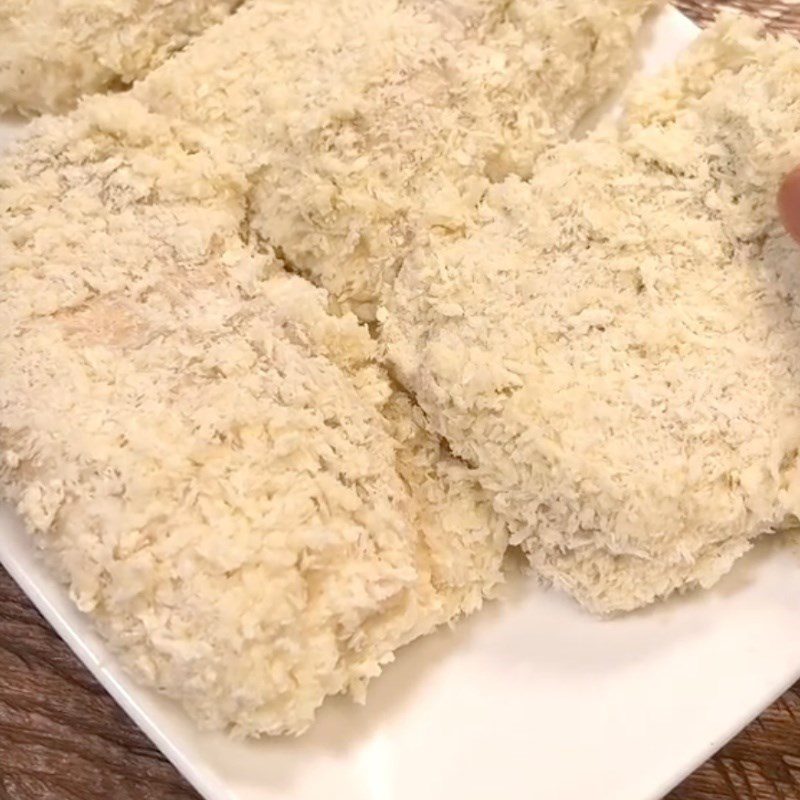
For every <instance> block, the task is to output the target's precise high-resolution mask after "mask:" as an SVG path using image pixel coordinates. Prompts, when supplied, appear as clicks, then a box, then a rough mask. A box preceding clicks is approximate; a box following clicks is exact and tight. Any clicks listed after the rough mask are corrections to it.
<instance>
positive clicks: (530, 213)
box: [384, 18, 800, 612]
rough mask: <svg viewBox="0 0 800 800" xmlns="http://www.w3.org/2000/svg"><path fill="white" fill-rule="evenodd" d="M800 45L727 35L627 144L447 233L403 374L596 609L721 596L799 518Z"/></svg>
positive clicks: (394, 343) (430, 261)
mask: <svg viewBox="0 0 800 800" xmlns="http://www.w3.org/2000/svg"><path fill="white" fill-rule="evenodd" d="M798 76H800V45H798V44H797V43H796V42H794V41H791V40H789V39H788V38H786V39H782V40H779V41H777V40H774V39H771V38H768V39H761V38H759V37H758V30H757V26H756V25H755V23H753V22H751V21H747V20H736V19H733V18H725V19H723V20H722V21H720V22H719V23H717V25H716V26H715V27H714V28H713V29H712V30H710V31H709V32H707V33H705V34H704V35H703V36H702V37H701V39H700V40H699V41H698V43H697V44H696V46H695V47H694V48H693V49H692V51H691V52H690V54H689V55H688V57H687V58H686V59H684V60H683V61H682V62H680V65H679V66H678V67H677V68H676V69H675V70H670V71H668V72H667V73H666V74H665V75H664V76H663V77H661V78H659V79H656V80H655V81H651V82H650V83H648V84H645V85H643V86H642V87H641V88H640V89H639V91H638V92H637V93H636V97H635V99H634V101H633V103H632V105H631V109H630V112H629V116H628V119H627V121H626V122H625V123H624V124H623V126H622V128H621V130H616V129H605V130H603V131H600V132H597V133H595V134H593V135H591V136H590V137H589V138H587V139H585V140H583V141H580V142H574V143H570V144H565V145H562V146H559V147H557V148H554V149H553V150H552V151H550V153H548V155H547V156H546V157H545V158H544V159H542V160H541V161H540V162H539V164H538V165H537V169H536V173H535V175H534V176H533V178H532V179H531V180H530V181H529V182H524V181H520V180H519V179H517V178H510V179H508V180H507V181H505V182H504V183H502V184H500V185H497V186H495V187H493V188H492V189H491V190H490V191H489V192H488V194H487V196H486V199H485V201H484V202H483V203H482V204H481V205H480V207H479V209H478V210H477V212H476V214H475V215H474V217H473V218H472V219H471V221H470V222H469V223H468V224H467V225H466V229H465V232H463V233H445V232H443V231H437V232H434V233H432V234H431V236H430V239H429V241H428V243H427V244H426V245H423V246H420V247H418V248H417V249H416V250H415V252H414V253H413V255H412V257H410V258H409V259H407V261H406V263H405V264H404V266H403V268H402V270H401V272H400V276H399V278H398V281H397V282H396V284H395V287H394V291H393V293H392V294H391V296H390V298H389V301H388V311H387V312H386V322H385V326H384V336H385V339H386V341H387V344H388V352H389V359H390V361H391V362H392V363H393V365H394V367H395V369H396V370H397V373H398V374H399V375H400V377H401V379H402V380H403V381H404V383H405V384H406V385H407V386H408V388H409V389H410V390H411V391H412V392H413V393H414V395H415V397H416V398H417V399H418V401H419V402H420V404H421V405H422V407H423V409H424V410H425V411H426V412H427V413H428V415H429V417H430V419H431V422H432V424H433V427H434V429H435V430H436V431H437V432H438V433H440V434H441V435H443V436H444V437H445V438H446V439H447V440H448V442H449V443H450V445H451V447H452V449H453V451H454V452H455V453H456V454H457V455H459V456H461V457H462V458H464V459H465V460H466V461H467V462H468V463H470V464H472V465H474V466H475V468H476V470H477V473H478V476H479V479H480V481H481V483H482V485H483V486H484V488H486V489H487V490H488V491H490V493H492V495H493V497H494V507H495V510H496V511H498V513H500V514H501V515H502V516H504V517H505V518H506V519H507V520H508V521H509V523H510V525H511V526H512V528H513V536H512V540H513V541H516V542H519V543H521V544H522V545H523V547H524V548H525V549H526V550H527V551H528V552H529V554H530V558H531V562H532V564H533V565H534V567H535V568H536V570H537V571H538V572H539V573H540V574H542V575H544V576H545V577H547V578H548V579H550V580H551V581H553V582H555V583H557V584H558V585H560V586H562V587H564V588H566V589H567V590H568V591H569V592H571V593H572V594H574V595H575V596H576V597H577V598H578V599H579V600H580V601H581V602H582V603H584V604H585V605H586V606H588V607H589V608H591V609H592V610H595V611H600V612H611V611H619V610H628V609H631V608H635V607H637V606H640V605H642V604H645V603H648V602H650V601H652V600H653V599H655V598H657V597H661V596H664V595H666V594H669V593H670V592H671V591H674V590H675V589H682V588H686V587H687V586H692V585H697V584H701V585H703V586H707V585H710V584H711V583H713V582H714V581H716V580H717V579H718V578H719V577H720V576H721V575H722V574H723V573H724V572H725V571H726V570H727V569H728V568H729V567H730V565H731V563H732V562H733V561H734V560H735V559H736V558H737V557H738V556H740V555H741V554H742V553H743V552H744V551H746V550H747V549H748V548H749V546H750V544H751V542H752V540H753V539H754V538H755V537H757V536H759V535H760V534H762V533H765V532H769V531H770V530H772V529H773V528H774V527H775V526H778V525H781V524H782V523H783V522H784V520H785V519H786V518H787V517H790V518H791V517H793V516H795V515H797V514H798V512H800V471H798V463H797V450H798V446H800V339H798V333H797V330H798V329H797V324H798V312H797V308H798V306H797V297H798V296H800V257H799V256H798V253H797V249H796V247H795V246H794V244H793V243H792V242H791V241H790V240H789V237H788V236H787V235H786V234H785V232H784V231H783V229H782V227H781V225H780V223H779V221H778V216H777V210H776V208H775V195H776V192H777V188H778V186H779V185H780V181H781V178H782V176H783V175H784V174H785V173H786V172H787V171H788V170H789V169H790V168H791V167H792V166H793V165H795V164H796V163H798V162H800V117H798V114H797V108H798V107H800V82H798V80H796V78H797V77H798Z"/></svg>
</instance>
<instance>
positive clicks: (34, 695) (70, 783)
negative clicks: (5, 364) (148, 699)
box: [0, 0, 800, 800]
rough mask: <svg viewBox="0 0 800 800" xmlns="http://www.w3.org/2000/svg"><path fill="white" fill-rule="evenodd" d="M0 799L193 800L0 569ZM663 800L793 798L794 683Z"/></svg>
mask: <svg viewBox="0 0 800 800" xmlns="http://www.w3.org/2000/svg"><path fill="white" fill-rule="evenodd" d="M796 3H800V0H796ZM676 4H677V5H678V6H679V7H680V8H681V9H682V10H683V11H685V12H686V13H688V14H689V15H690V16H692V17H694V18H695V19H696V20H698V21H699V22H705V21H708V20H710V19H711V18H713V15H714V10H715V9H717V8H719V7H721V6H722V5H730V6H737V7H739V8H744V9H746V10H749V11H751V12H755V13H760V14H762V15H763V16H765V17H766V18H767V19H768V20H769V23H770V26H771V27H773V28H775V29H781V30H788V31H791V32H793V33H794V34H795V35H798V36H800V5H798V4H790V3H776V2H758V0H732V1H731V2H728V3H721V2H718V1H715V0H679V2H677V3H676ZM798 627H799V629H800V625H799V626H798ZM0 800H198V795H197V794H196V793H195V792H194V791H193V790H192V789H191V787H190V786H189V785H188V784H187V783H186V782H185V781H184V780H183V779H182V778H181V777H180V775H178V773H177V772H176V771H175V770H174V769H173V768H172V766H171V765H170V764H169V763H168V762H167V761H166V760H165V759H164V758H163V757H162V756H161V755H160V754H159V753H158V751H157V750H156V749H155V748H154V747H153V746H152V745H151V744H150V742H149V741H148V739H147V738H146V737H145V736H144V735H143V734H142V733H140V732H139V730H138V729H137V728H136V727H135V726H134V725H133V723H131V722H130V721H129V720H128V718H127V717H126V716H125V714H124V713H123V712H122V711H121V710H120V709H119V708H118V707H117V705H116V704H115V703H114V701H113V700H112V699H111V698H110V697H109V696H108V695H107V694H106V693H105V691H104V690H103V689H102V688H101V687H100V686H99V685H98V684H97V682H96V681H95V680H94V678H93V677H92V676H91V675H90V674H89V673H88V672H87V670H86V669H84V667H83V666H82V665H81V663H80V662H79V661H78V659H77V658H76V657H75V656H74V655H73V654H72V652H71V651H70V650H69V648H68V647H67V646H66V645H65V644H64V643H63V642H62V641H61V640H60V639H59V638H58V637H57V636H56V635H55V633H53V631H52V630H51V628H50V627H49V625H48V624H47V623H46V622H45V621H44V620H43V619H42V618H41V617H40V616H39V614H38V613H37V612H36V611H35V610H34V608H33V607H32V606H31V604H30V602H29V601H28V600H27V599H26V598H25V596H24V595H23V594H22V592H21V591H20V590H19V589H18V588H17V587H16V586H15V584H14V583H13V582H12V580H11V579H10V578H9V577H8V575H7V574H6V573H5V572H4V571H3V570H2V569H1V568H0ZM537 800H538V798H537ZM541 800H550V798H542V799H541ZM587 800H614V798H601V797H597V798H587ZM669 800H800V683H798V684H797V685H796V686H795V687H794V688H793V689H792V690H791V691H789V692H787V693H786V695H785V696H784V697H782V698H781V699H780V700H779V701H778V702H777V703H775V704H774V705H773V706H772V707H771V708H769V709H768V710H767V711H765V712H764V713H763V714H762V715H761V717H759V719H758V720H756V721H755V722H754V723H753V724H752V725H750V726H749V727H748V728H747V729H746V730H745V731H743V732H742V733H741V734H740V735H739V736H738V737H737V738H736V739H734V741H732V742H731V743H730V744H728V745H727V746H726V747H724V748H723V749H722V750H721V751H720V752H719V753H718V754H717V755H716V756H714V758H712V759H711V760H710V761H708V762H707V763H706V764H705V765H704V766H703V767H702V768H700V769H699V770H698V771H697V772H696V773H695V774H694V775H692V776H691V777H690V778H688V779H687V780H686V781H684V783H683V784H681V786H679V787H678V788H677V789H675V790H674V791H673V792H672V793H671V794H670V795H669Z"/></svg>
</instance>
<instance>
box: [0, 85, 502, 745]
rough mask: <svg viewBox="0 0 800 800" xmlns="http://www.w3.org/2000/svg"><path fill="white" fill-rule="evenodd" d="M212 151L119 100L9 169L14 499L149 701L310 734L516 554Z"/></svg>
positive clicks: (8, 455)
mask: <svg viewBox="0 0 800 800" xmlns="http://www.w3.org/2000/svg"><path fill="white" fill-rule="evenodd" d="M209 141H210V140H209V139H208V137H207V136H206V135H205V134H204V133H203V132H202V131H199V130H192V129H188V128H186V127H181V126H179V125H176V124H174V123H172V122H170V121H169V120H165V119H164V118H162V117H159V116H158V115H154V114H151V113H148V112H147V111H146V110H145V109H143V108H142V107H141V105H140V104H139V103H138V102H136V101H135V100H132V99H129V98H125V97H114V98H94V99H92V100H89V101H86V102H85V103H84V104H83V106H82V107H81V109H80V110H79V111H78V112H76V113H74V114H73V115H71V116H69V117H66V118H61V119H56V118H46V119H43V120H41V121H40V122H39V123H37V125H36V127H35V129H34V131H33V133H32V134H31V135H30V137H29V138H28V139H27V140H26V141H24V142H23V143H21V144H20V145H18V146H17V147H16V149H15V151H14V152H13V153H12V154H11V155H10V156H9V157H8V158H7V159H6V161H5V162H4V163H3V164H2V167H0V207H1V208H2V211H3V213H2V217H0V252H2V254H3V256H2V269H1V270H0V329H2V331H3V335H2V337H0V374H2V376H3V378H2V382H1V383H0V494H1V495H2V496H3V497H4V498H5V499H6V500H8V501H10V502H12V503H14V504H15V505H16V507H17V508H18V510H19V511H20V512H21V514H22V515H23V517H24V519H25V521H26V523H27V525H28V527H29V528H30V529H31V530H32V531H33V532H34V533H35V535H36V537H37V540H38V542H39V544H40V546H41V547H42V549H43V553H44V554H45V557H46V558H47V560H48V562H49V563H50V565H51V566H52V567H53V568H54V569H55V570H56V571H57V574H58V575H59V576H60V577H61V579H62V580H64V581H65V583H66V584H67V585H68V586H69V589H70V593H71V595H72V597H73V598H74V599H75V601H76V602H77V604H78V605H79V607H80V608H81V609H82V610H84V611H86V612H88V613H89V614H91V616H92V618H93V620H94V622H95V623H96V625H97V626H98V628H99V630H100V632H101V633H102V634H103V636H104V637H105V638H106V639H107V641H108V642H109V644H110V645H111V647H112V648H113V649H114V650H115V651H116V652H117V653H118V655H119V657H120V658H121V660H122V663H123V664H124V665H125V666H126V667H127V668H129V669H130V670H131V671H132V672H133V674H134V675H135V676H136V677H137V678H138V679H139V680H140V681H142V682H143V683H144V684H146V685H148V686H152V687H156V688H158V689H159V690H161V691H163V692H164V693H166V694H167V695H168V696H170V697H173V698H175V699H177V700H179V701H180V702H181V703H182V704H183V705H184V706H185V707H186V709H187V710H188V711H189V712H190V713H191V714H192V715H193V716H194V718H195V719H196V720H197V721H198V722H199V723H200V724H201V725H203V726H204V727H212V728H222V727H226V728H230V729H232V730H233V731H234V732H237V733H240V734H258V733H263V732H266V733H281V732H300V731H302V730H303V729H304V728H305V727H307V726H308V724H309V723H310V722H311V720H312V718H313V715H314V712H315V709H316V708H317V707H318V706H319V705H320V703H321V702H322V700H323V699H324V697H325V696H326V695H328V694H335V693H338V692H344V691H348V692H351V693H353V694H355V695H356V696H358V695H360V694H361V693H363V688H364V686H365V684H366V682H367V681H368V679H369V678H371V677H373V676H375V675H377V674H378V672H379V671H380V669H381V666H382V665H383V664H384V663H386V662H387V661H390V660H391V659H392V657H393V651H394V650H395V649H396V648H397V647H399V646H401V645H402V644H404V643H406V642H408V641H410V640H411V639H414V638H415V637H417V636H419V635H421V634H424V633H427V632H429V631H431V630H432V629H433V628H434V627H435V626H437V625H439V624H441V623H443V622H449V621H451V620H453V619H455V618H456V617H457V616H458V615H459V614H461V613H463V612H467V611H472V610H474V609H475V608H477V607H478V606H479V605H480V603H481V601H482V598H483V597H484V595H485V594H487V593H489V592H490V591H491V589H492V588H493V586H494V585H495V584H496V583H497V582H498V581H499V580H500V578H501V571H500V568H501V560H502V555H503V552H504V550H505V545H506V535H505V527H504V526H503V525H501V524H500V523H499V522H498V521H497V519H496V517H494V515H493V514H492V512H491V509H490V505H489V503H488V502H487V500H486V499H485V497H484V496H483V495H482V493H481V492H480V490H479V489H478V488H477V486H476V485H475V483H474V482H473V481H472V479H471V478H470V476H469V475H468V471H467V469H466V468H465V467H463V466H462V465H460V464H459V463H458V462H456V461H454V460H453V459H452V458H451V457H449V456H447V455H446V454H443V453H441V452H440V448H439V444H438V442H437V441H436V440H435V439H433V438H431V437H430V436H428V435H427V434H426V433H425V432H424V430H423V429H422V427H421V426H420V425H419V424H418V420H417V418H416V415H418V414H419V411H418V410H415V409H413V408H412V407H411V406H410V403H409V401H408V399H407V398H404V397H403V396H402V395H401V394H399V393H397V392H392V390H391V388H390V386H389V383H388V381H387V380H386V378H385V376H384V375H383V373H382V371H381V369H380V368H379V367H378V366H377V364H376V363H375V360H374V356H375V348H376V344H375V342H374V341H373V340H372V339H371V338H370V337H369V334H368V332H367V330H366V329H365V328H364V327H362V326H360V325H359V324H358V322H357V321H356V319H355V317H353V316H352V315H348V316H344V317H334V316H331V315H330V314H329V313H328V311H327V308H326V299H325V295H324V292H322V291H321V290H319V289H316V288H314V287H312V286H311V285H310V284H308V283H307V282H306V281H305V280H304V279H302V278H298V277H290V276H287V275H285V274H283V272H282V271H281V269H280V268H279V265H278V264H277V262H276V260H275V258H274V256H273V255H272V254H271V252H270V251H268V250H267V251H264V252H257V251H256V250H255V249H254V248H252V247H251V246H250V244H249V242H248V241H247V238H246V233H247V230H246V214H245V211H246V188H247V184H246V182H245V181H244V180H243V175H242V173H241V172H240V170H239V169H238V167H236V166H231V165H230V164H227V163H226V162H225V161H224V160H222V159H220V158H219V153H218V152H215V150H214V149H213V147H212V146H210V144H209Z"/></svg>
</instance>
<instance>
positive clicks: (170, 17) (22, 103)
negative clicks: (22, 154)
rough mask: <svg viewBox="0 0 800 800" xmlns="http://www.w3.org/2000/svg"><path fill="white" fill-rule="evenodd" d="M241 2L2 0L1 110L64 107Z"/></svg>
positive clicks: (134, 72)
mask: <svg viewBox="0 0 800 800" xmlns="http://www.w3.org/2000/svg"><path fill="white" fill-rule="evenodd" d="M240 2H241V0H169V2H164V0H3V2H2V4H0V113H3V112H5V111H9V110H16V111H19V112H21V113H23V114H36V113H40V112H45V111H51V112H63V111H66V110H67V109H69V108H71V107H72V106H74V105H75V103H76V101H77V100H78V98H80V97H81V96H83V95H85V94H90V93H92V92H102V91H106V90H108V89H110V88H115V87H119V86H124V85H126V84H130V83H132V82H133V81H134V80H136V79H137V78H141V77H142V76H143V75H145V74H146V73H147V72H149V71H150V70H151V69H153V68H154V67H156V66H158V65H159V64H161V63H162V62H163V61H164V60H165V59H166V58H167V57H168V56H169V55H170V53H173V52H174V51H175V50H177V49H179V48H181V47H183V46H184V45H185V44H186V42H187V41H189V39H190V38H191V37H192V36H195V35H197V34H198V33H200V32H201V31H203V30H205V29H206V28H208V27H209V26H210V25H213V24H215V23H217V22H219V21H220V20H222V19H224V18H225V17H226V16H227V15H228V14H230V12H231V11H232V10H233V9H234V8H235V7H236V6H237V5H239V3H240Z"/></svg>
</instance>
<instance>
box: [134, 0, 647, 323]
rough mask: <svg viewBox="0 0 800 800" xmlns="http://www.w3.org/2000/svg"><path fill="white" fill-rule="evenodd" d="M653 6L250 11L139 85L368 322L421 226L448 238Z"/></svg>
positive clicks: (499, 0)
mask: <svg viewBox="0 0 800 800" xmlns="http://www.w3.org/2000/svg"><path fill="white" fill-rule="evenodd" d="M651 5H652V3H651V1H650V0H599V1H598V0H510V1H509V0H436V1H435V2H430V0H399V2H398V0H308V2H305V3H297V2H295V0H262V1H261V2H258V3H254V4H253V5H252V6H251V7H249V8H245V9H243V10H242V11H241V12H240V13H238V14H236V15H235V16H234V17H232V18H231V19H229V20H228V21H227V22H226V23H225V24H224V25H222V26H220V27H218V28H217V29H215V30H214V31H211V32H209V34H208V35H206V36H204V37H202V38H201V39H199V40H197V41H196V42H195V43H194V44H193V45H192V46H191V47H189V48H188V49H187V51H186V52H185V53H182V54H181V55H180V56H179V57H178V58H175V59H172V60H171V61H170V62H168V63H167V64H166V65H164V67H162V68H161V69H159V70H158V71H157V72H155V73H153V74H152V75H151V76H150V77H149V78H148V79H147V80H146V81H145V82H144V83H143V84H142V85H141V86H138V87H137V88H136V89H135V94H136V96H137V97H138V98H139V99H141V100H142V101H143V102H144V103H145V104H146V105H148V107H150V108H151V109H153V110H156V111H160V112H162V113H165V114H168V115H174V116H180V117H181V118H183V119H185V120H191V121H192V122H195V123H197V124H198V125H201V126H202V127H203V128H204V129H205V130H206V131H207V132H209V133H213V134H214V135H216V136H218V137H219V138H220V140H221V141H222V142H223V143H224V144H225V146H226V147H228V148H229V152H230V153H231V156H230V157H231V158H232V159H234V160H236V161H237V162H239V163H241V164H242V165H243V166H245V168H246V169H247V170H248V172H249V173H250V174H252V175H253V185H254V193H253V197H252V222H253V225H254V228H255V230H257V231H258V233H259V234H260V235H261V236H262V238H263V239H265V240H266V241H268V242H269V243H270V244H272V245H273V246H275V247H277V248H280V250H281V252H282V254H283V255H284V257H285V258H286V259H288V261H289V262H290V263H291V264H292V266H293V268H294V269H296V270H299V271H301V272H302V273H303V274H305V275H307V276H309V277H310V278H311V279H312V280H313V281H314V282H315V283H317V284H319V285H321V286H323V287H325V288H326V289H327V290H328V291H329V292H330V293H331V296H332V298H333V300H334V301H336V303H337V305H338V306H339V307H341V308H347V309H352V310H355V311H356V312H357V313H358V314H359V316H361V317H362V318H365V319H372V318H373V316H374V310H375V306H376V303H377V299H378V296H379V294H380V291H381V290H382V289H383V288H384V287H385V286H387V285H388V284H390V283H391V281H392V280H393V277H394V274H395V272H396V269H397V265H398V264H399V262H400V260H401V258H402V257H403V255H404V253H405V252H406V250H407V248H408V246H409V243H410V242H411V240H412V239H413V235H414V231H415V229H416V228H417V227H419V226H427V225H429V224H439V225H444V226H446V227H455V228H457V227H458V226H459V225H461V221H462V219H463V217H464V216H465V215H466V214H467V213H468V209H469V208H471V207H472V205H474V203H475V202H476V201H477V200H478V199H479V198H480V195H481V193H482V192H483V191H484V190H485V189H486V186H487V185H488V183H489V181H490V180H498V179H501V178H502V177H504V176H505V175H507V174H509V173H515V174H521V175H528V174H530V171H531V168H532V164H533V162H534V161H535V159H536V157H537V156H538V155H539V154H540V153H541V152H542V150H543V149H544V147H545V145H547V144H550V143H552V142H553V141H554V140H558V139H561V138H563V137H564V136H566V135H567V134H568V133H569V132H570V131H571V130H572V128H573V126H574V125H575V123H576V122H577V121H578V120H579V119H580V118H581V117H582V116H583V115H584V114H585V113H586V112H587V111H588V110H589V109H590V108H592V107H593V106H594V105H596V104H597V103H598V102H599V101H600V99H601V98H602V97H603V95H604V94H605V93H606V92H607V90H608V89H609V88H610V87H611V86H613V85H614V84H615V83H616V82H617V81H618V80H619V79H620V77H621V76H622V75H623V74H624V73H625V72H626V71H627V70H628V68H629V66H630V62H631V44H632V40H633V38H634V35H635V33H636V31H637V30H638V27H639V25H640V22H641V17H642V15H643V13H644V12H645V10H646V9H647V8H648V7H650V6H651Z"/></svg>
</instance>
